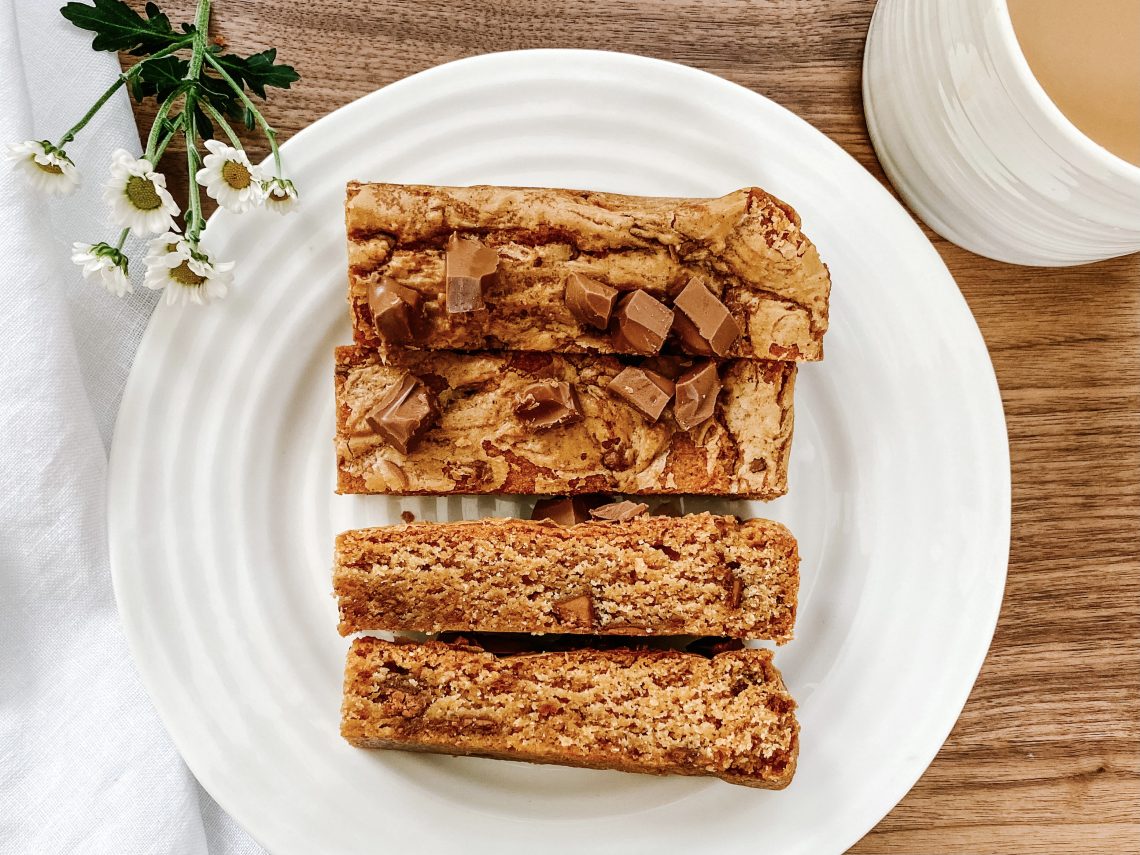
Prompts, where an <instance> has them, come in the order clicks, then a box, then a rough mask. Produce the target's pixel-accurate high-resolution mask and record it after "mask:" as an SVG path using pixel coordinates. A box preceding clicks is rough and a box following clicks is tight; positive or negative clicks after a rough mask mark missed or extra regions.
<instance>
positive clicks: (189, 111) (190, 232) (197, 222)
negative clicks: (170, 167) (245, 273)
mask: <svg viewBox="0 0 1140 855" xmlns="http://www.w3.org/2000/svg"><path fill="white" fill-rule="evenodd" d="M182 116H183V119H182V123H183V128H184V131H185V133H186V172H187V177H188V179H189V186H188V187H187V192H188V193H189V196H190V207H189V209H188V210H187V211H186V238H187V240H189V241H190V243H191V244H197V242H198V233H199V232H201V231H202V226H203V225H204V223H203V221H202V197H201V195H200V193H199V192H198V179H197V175H198V127H197V122H195V121H194V95H193V94H192V93H187V95H186V106H185V107H184V108H183V113H182Z"/></svg>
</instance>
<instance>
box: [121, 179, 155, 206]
mask: <svg viewBox="0 0 1140 855" xmlns="http://www.w3.org/2000/svg"><path fill="white" fill-rule="evenodd" d="M127 198H128V199H129V200H130V202H131V204H132V205H134V206H135V207H136V208H138V209H139V210H140V211H153V210H154V209H155V208H158V207H161V206H162V198H161V197H160V196H159V195H158V191H157V190H156V189H155V186H154V182H153V181H151V180H150V179H149V178H143V177H142V176H141V175H132V176H131V177H130V178H128V179H127Z"/></svg>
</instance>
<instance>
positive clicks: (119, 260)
mask: <svg viewBox="0 0 1140 855" xmlns="http://www.w3.org/2000/svg"><path fill="white" fill-rule="evenodd" d="M71 248H72V253H71V260H72V261H73V262H75V263H76V264H78V265H79V266H80V267H82V268H83V278H84V279H91V278H92V277H95V278H96V279H97V280H98V282H99V284H100V285H102V286H103V287H104V288H106V289H107V290H108V291H110V292H111V293H112V294H114V295H115V296H116V297H122V296H123V295H124V294H126V293H128V292H131V291H134V288H132V287H131V280H130V279H129V278H128V276H127V257H126V256H125V255H123V253H122V252H121V251H120V250H117V249H115V247H113V246H111V245H110V244H107V243H74V244H72V245H71Z"/></svg>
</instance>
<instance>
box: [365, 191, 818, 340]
mask: <svg viewBox="0 0 1140 855" xmlns="http://www.w3.org/2000/svg"><path fill="white" fill-rule="evenodd" d="M345 223H346V226H347V232H348V259H349V303H350V306H351V309H352V317H353V327H354V335H355V339H356V341H357V342H358V343H359V344H362V345H366V346H369V347H380V346H381V344H382V342H381V340H380V339H379V338H378V336H377V333H376V329H375V326H374V324H373V319H372V311H371V309H370V308H369V305H368V288H369V286H370V285H371V284H373V283H376V282H379V281H380V280H382V279H387V280H389V281H392V282H395V283H397V284H399V285H401V286H404V287H407V288H411V289H413V290H414V291H416V292H417V293H418V294H419V295H420V297H421V298H422V301H423V311H424V315H425V322H426V329H425V331H424V335H423V336H422V338H421V339H420V341H421V342H422V346H424V347H427V348H433V349H454V350H531V351H557V352H563V353H565V352H574V351H578V352H582V351H593V352H599V353H607V352H614V350H615V348H618V349H619V350H620V349H621V347H622V345H621V343H620V342H616V341H615V340H614V339H612V338H611V337H610V336H608V335H607V334H605V333H604V332H602V331H599V330H596V329H593V328H591V327H589V326H588V325H584V324H583V323H581V322H580V321H579V320H578V319H577V318H575V316H574V315H573V314H572V313H571V312H570V310H569V309H568V308H567V307H566V304H565V302H564V300H563V288H564V285H565V281H566V278H567V277H568V276H569V275H570V274H573V273H577V274H580V275H582V276H586V277H589V278H592V279H595V280H597V281H599V282H603V283H606V284H608V285H610V286H612V287H614V288H617V289H618V290H619V291H623V292H624V291H632V290H637V289H640V290H644V291H647V292H649V293H650V294H651V295H652V296H654V297H655V298H657V299H660V300H663V301H664V300H668V299H670V298H671V297H673V296H675V295H676V294H677V293H678V292H679V291H680V290H681V289H682V288H684V286H685V285H686V284H687V283H688V281H689V280H690V279H691V278H693V277H699V278H700V279H701V280H702V281H703V282H704V283H705V284H706V285H708V286H709V287H710V288H711V289H712V290H713V292H714V293H715V294H716V295H717V296H718V297H719V298H720V299H721V300H722V301H723V302H724V304H725V305H726V306H727V308H728V309H729V311H730V312H731V313H732V315H733V317H734V318H735V319H736V321H737V324H738V325H739V326H740V329H741V332H742V335H741V338H740V339H739V340H738V341H737V342H736V343H735V345H734V346H733V349H732V351H731V352H730V353H729V354H728V355H731V356H745V357H750V358H759V359H790V360H816V359H820V358H822V356H823V336H824V333H825V332H826V331H827V323H828V318H827V313H828V295H829V292H830V288H831V280H830V277H829V275H828V271H827V267H826V265H824V263H823V262H822V261H821V260H820V257H819V253H818V252H817V250H816V248H815V246H814V245H813V244H812V242H811V241H810V240H808V238H807V237H806V236H805V235H804V234H803V232H802V231H801V230H800V219H799V216H798V215H797V214H796V212H795V211H794V210H793V209H792V208H791V206H789V205H787V204H785V203H784V202H781V201H780V200H779V199H776V198H775V197H774V196H771V195H769V194H768V193H766V192H764V191H763V190H760V189H759V188H755V187H752V188H744V189H741V190H737V191H736V192H734V193H730V194H728V195H727V196H723V197H721V198H718V199H671V198H656V197H640V196H620V195H616V194H612V193H594V192H588V191H580V190H553V189H541V188H516V187H486V186H481V187H430V186H419V185H404V184H361V183H356V182H351V183H349V185H348V192H347V199H346V203H345ZM452 234H459V235H461V236H464V237H472V238H478V239H479V240H480V241H481V242H482V243H484V244H485V245H486V246H488V247H490V248H492V249H494V251H495V252H496V253H497V254H498V258H499V267H498V275H497V277H496V279H495V281H494V282H493V283H492V284H491V285H490V286H489V287H488V288H487V289H486V291H485V293H484V294H483V298H484V300H485V303H486V311H485V312H482V311H481V312H477V313H470V314H469V315H467V316H455V315H452V316H450V317H449V316H448V313H447V310H446V295H445V293H444V284H443V283H444V253H445V249H446V245H447V241H448V239H449V238H450V237H451V235H452Z"/></svg>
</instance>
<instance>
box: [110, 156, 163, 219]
mask: <svg viewBox="0 0 1140 855" xmlns="http://www.w3.org/2000/svg"><path fill="white" fill-rule="evenodd" d="M103 196H104V198H106V200H107V202H108V204H110V206H111V218H112V219H113V220H114V221H115V222H116V223H118V224H119V225H120V226H123V227H124V228H129V229H131V230H132V231H133V232H135V233H137V234H140V235H153V234H160V233H162V232H167V231H173V230H174V229H176V228H177V226H175V223H174V218H175V217H176V216H178V205H177V203H176V202H175V201H174V198H173V197H172V196H171V195H170V192H169V191H168V190H167V189H166V176H165V175H163V174H162V173H161V172H155V171H154V166H153V165H152V164H151V162H150V161H149V160H146V159H144V158H136V157H134V156H133V155H131V153H130V152H128V151H126V150H124V149H121V148H120V149H116V150H115V152H114V153H112V155H111V180H110V181H109V182H108V183H107V185H106V187H105V188H104V190H103Z"/></svg>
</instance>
